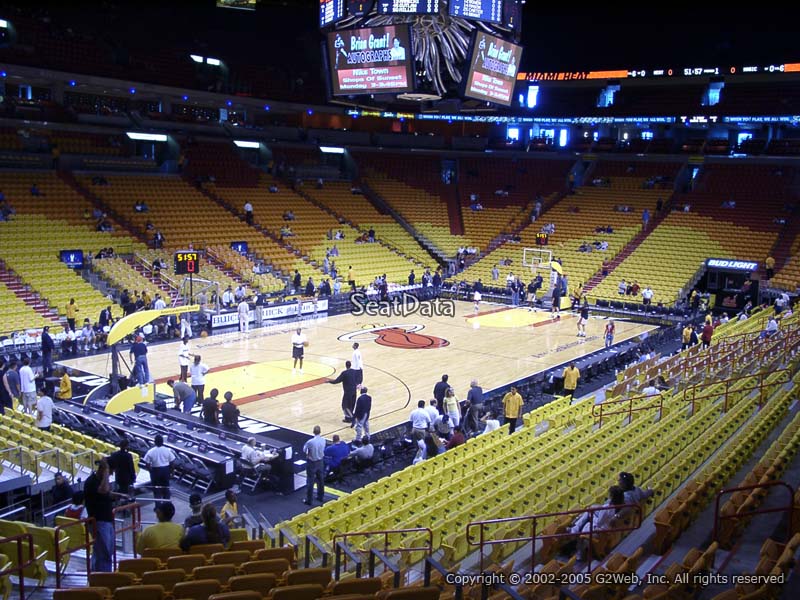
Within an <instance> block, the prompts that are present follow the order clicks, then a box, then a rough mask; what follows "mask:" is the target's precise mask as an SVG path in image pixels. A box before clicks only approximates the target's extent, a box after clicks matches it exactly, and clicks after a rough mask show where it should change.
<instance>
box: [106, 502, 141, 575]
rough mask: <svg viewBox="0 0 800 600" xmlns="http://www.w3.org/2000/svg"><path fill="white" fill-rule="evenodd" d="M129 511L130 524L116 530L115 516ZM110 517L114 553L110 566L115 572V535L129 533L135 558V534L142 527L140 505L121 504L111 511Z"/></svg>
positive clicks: (134, 503) (136, 503) (133, 503)
mask: <svg viewBox="0 0 800 600" xmlns="http://www.w3.org/2000/svg"><path fill="white" fill-rule="evenodd" d="M126 511H130V513H131V524H130V525H125V526H124V527H121V528H119V529H118V528H117V514H119V513H121V512H126ZM112 515H113V517H114V522H113V523H114V551H113V554H112V564H113V566H114V570H115V571H116V570H117V534H119V533H121V534H124V533H125V532H126V531H130V532H131V534H132V536H133V556H134V557H135V556H136V534H137V533H138V532H139V529H140V528H141V526H142V505H141V504H139V503H138V502H131V503H130V504H123V505H121V506H117V507H115V508H114V510H113V511H112Z"/></svg>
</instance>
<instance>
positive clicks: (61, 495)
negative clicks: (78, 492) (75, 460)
mask: <svg viewBox="0 0 800 600" xmlns="http://www.w3.org/2000/svg"><path fill="white" fill-rule="evenodd" d="M50 491H51V492H52V494H53V504H61V503H62V502H66V501H67V500H70V499H71V498H72V496H73V494H74V493H75V492H74V491H73V490H72V486H71V485H70V484H69V482H68V481H67V480H66V478H65V477H64V474H63V473H61V472H58V473H56V476H55V485H54V486H53V487H52V489H51V490H50Z"/></svg>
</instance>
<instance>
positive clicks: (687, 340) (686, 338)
mask: <svg viewBox="0 0 800 600" xmlns="http://www.w3.org/2000/svg"><path fill="white" fill-rule="evenodd" d="M693 332H694V330H693V329H692V325H691V323H687V324H686V327H684V328H683V331H682V332H681V350H686V349H687V348H688V347H689V346H691V342H692V333H693Z"/></svg>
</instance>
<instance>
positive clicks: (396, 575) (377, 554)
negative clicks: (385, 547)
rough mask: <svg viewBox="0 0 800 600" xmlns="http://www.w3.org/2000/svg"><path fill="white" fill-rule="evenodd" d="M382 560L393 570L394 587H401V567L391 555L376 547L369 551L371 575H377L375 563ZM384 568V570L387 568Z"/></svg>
mask: <svg viewBox="0 0 800 600" xmlns="http://www.w3.org/2000/svg"><path fill="white" fill-rule="evenodd" d="M377 561H380V562H382V563H383V565H384V567H386V569H388V570H389V571H391V572H392V574H393V576H392V585H393V587H396V588H399V587H400V567H398V566H397V565H396V564H394V563H393V562H392V561H391V560H389V557H387V556H386V555H385V554H384V553H383V552H381V551H380V550H376V549H375V548H372V549H370V551H369V576H370V577H375V563H376V562H377ZM386 569H384V571H385V570H386Z"/></svg>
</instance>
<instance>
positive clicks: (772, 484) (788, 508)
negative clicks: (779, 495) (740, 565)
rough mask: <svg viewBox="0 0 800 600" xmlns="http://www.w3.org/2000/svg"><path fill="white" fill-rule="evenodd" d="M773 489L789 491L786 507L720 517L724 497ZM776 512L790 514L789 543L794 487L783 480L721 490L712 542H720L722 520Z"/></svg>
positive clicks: (788, 526)
mask: <svg viewBox="0 0 800 600" xmlns="http://www.w3.org/2000/svg"><path fill="white" fill-rule="evenodd" d="M771 487H782V488H784V489H786V490H789V502H788V504H787V505H786V506H780V507H777V508H758V509H756V510H751V511H749V512H748V513H747V514H746V515H740V514H738V510H737V512H736V513H734V514H732V515H720V514H719V501H720V498H722V496H724V495H726V494H732V493H734V492H743V491H747V490H757V489H760V488H771ZM776 512H785V513H788V515H789V516H788V520H789V521H788V524H787V526H786V531H787V532H788V534H787V541H788V538H790V537H792V512H794V488H792V486H790V485H789V484H788V483H786V482H785V481H781V480H775V481H767V482H764V483H754V484H752V485H742V486H739V487H733V488H726V489H724V490H720V491H719V492H717V497H716V499H715V500H714V530H713V533H712V535H711V541H715V542H716V541H718V540H717V534H718V533H719V522H720V521H722V520H725V519H731V520H738V519H746V518H749V517H752V516H754V515H763V514H767V513H776ZM711 566H712V568H713V566H714V565H713V563H712V565H711Z"/></svg>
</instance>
